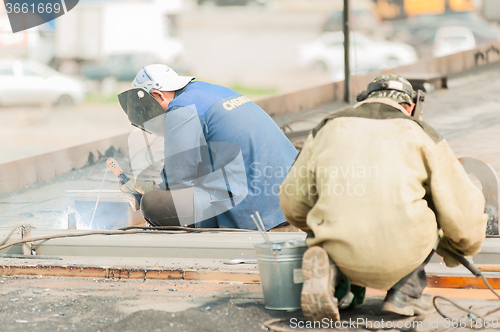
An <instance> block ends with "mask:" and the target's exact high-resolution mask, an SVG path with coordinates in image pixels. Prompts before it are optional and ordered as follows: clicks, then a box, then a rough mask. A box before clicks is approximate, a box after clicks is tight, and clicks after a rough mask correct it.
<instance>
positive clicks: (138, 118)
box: [118, 88, 165, 135]
mask: <svg viewBox="0 0 500 332" xmlns="http://www.w3.org/2000/svg"><path fill="white" fill-rule="evenodd" d="M118 101H119V102H120V106H121V107H122V109H123V111H125V113H126V114H127V116H128V119H129V121H130V123H131V124H132V125H133V126H135V127H138V128H140V129H142V130H144V131H146V132H148V133H154V134H156V135H163V133H164V122H163V120H164V114H165V110H164V109H163V107H162V106H161V105H160V103H158V102H157V101H156V100H155V99H154V98H153V96H151V95H150V94H149V93H147V92H146V91H145V90H143V89H141V88H135V89H130V90H127V91H124V92H122V93H120V94H119V95H118Z"/></svg>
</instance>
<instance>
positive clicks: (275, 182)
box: [165, 82, 297, 229]
mask: <svg viewBox="0 0 500 332" xmlns="http://www.w3.org/2000/svg"><path fill="white" fill-rule="evenodd" d="M179 108H182V110H181V112H183V113H182V114H183V116H185V117H186V121H184V122H182V121H181V122H180V123H183V125H184V126H186V123H187V122H189V120H187V118H188V117H189V116H195V115H196V118H197V119H198V120H199V123H200V124H201V131H202V133H203V135H202V136H201V135H200V139H201V140H202V141H203V140H205V141H206V145H207V149H205V150H206V157H205V158H203V156H202V157H201V158H200V160H201V159H205V160H206V162H205V161H201V162H200V163H198V166H197V167H198V168H200V167H201V168H205V170H204V171H201V173H203V176H205V178H203V179H202V181H201V183H199V185H198V190H196V191H195V206H196V204H197V196H198V199H200V200H204V201H205V202H206V201H207V199H208V200H211V201H212V204H211V209H212V211H213V212H208V213H206V214H205V216H203V217H201V216H198V217H197V218H198V219H200V218H202V219H204V218H205V217H206V216H210V214H214V215H217V216H216V218H217V219H216V221H217V224H218V226H219V227H231V228H247V229H254V228H255V226H254V224H253V222H252V220H251V218H250V215H251V214H252V213H255V211H259V213H260V215H261V216H262V218H263V220H264V223H265V224H266V228H268V229H269V228H272V227H274V226H276V225H278V224H280V223H282V222H284V221H285V219H284V216H283V213H282V212H281V210H280V209H279V198H278V186H279V184H280V183H281V182H282V180H283V179H284V177H285V176H286V174H287V172H288V169H289V167H290V166H291V165H292V163H293V160H294V159H295V156H296V154H297V152H296V150H295V148H294V147H293V145H292V144H291V143H290V141H289V140H288V139H287V138H286V136H285V135H284V134H283V133H282V131H281V130H280V128H279V127H278V126H277V125H276V123H275V122H274V121H273V120H272V119H271V118H270V117H269V115H268V114H267V113H266V112H265V111H264V110H262V109H261V108H260V107H259V106H257V105H256V104H255V103H253V102H252V101H250V100H249V99H247V98H246V97H244V96H242V95H240V94H239V93H237V92H235V91H233V90H231V89H228V88H225V87H222V86H218V85H212V84H208V83H205V82H192V83H190V84H189V85H187V86H186V88H185V89H184V90H183V91H182V92H181V93H180V94H178V95H176V97H175V98H174V100H173V101H172V102H171V103H170V104H169V108H168V109H167V119H166V123H167V122H168V121H169V119H168V117H169V112H172V111H179ZM189 112H191V113H192V114H190V115H189V116H186V114H188V113H189ZM194 112H196V114H195V113H194ZM193 122H196V121H193ZM196 125H197V122H196V124H194V125H193V126H192V128H194V127H196ZM167 127H168V124H167ZM174 130H175V128H174ZM168 131H169V130H167V135H168ZM192 131H195V130H194V129H193V130H192ZM191 134H192V135H194V132H193V133H191ZM176 137H178V136H177V135H171V136H169V137H167V136H166V138H165V144H166V145H165V148H166V151H167V150H168V148H167V145H168V144H174V145H176V143H174V142H173V140H176ZM196 139H198V138H196ZM196 139H195V140H196ZM200 139H198V141H199V140H200ZM179 144H183V142H180V143H179ZM199 145H201V146H203V145H204V142H201V144H199ZM190 148H192V147H190ZM202 150H203V149H202ZM167 153H168V152H167ZM202 154H203V152H202ZM167 159H168V158H167ZM167 163H168V162H167ZM200 165H201V166H200ZM210 172H212V174H213V175H208V174H209V173H210ZM198 173H200V169H198ZM217 173H220V177H219V178H218V179H217V180H215V176H216V174H217ZM167 177H168V178H169V182H170V180H171V179H170V178H171V177H169V176H168V175H167ZM222 178H224V180H223V181H221V179H222ZM222 192H225V193H226V194H222ZM227 193H229V195H228V194H227ZM207 195H209V196H207ZM224 195H225V196H224ZM202 197H203V198H202ZM200 204H201V203H200ZM204 211H209V208H208V207H207V208H205V210H204ZM200 213H201V212H200ZM214 220H215V219H214Z"/></svg>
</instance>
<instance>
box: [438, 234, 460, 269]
mask: <svg viewBox="0 0 500 332" xmlns="http://www.w3.org/2000/svg"><path fill="white" fill-rule="evenodd" d="M445 249H448V250H449V251H451V252H453V253H455V254H457V255H460V256H464V254H463V253H461V252H460V251H459V250H457V249H455V248H454V247H453V245H452V244H451V243H450V240H449V239H448V238H447V237H445V236H443V237H441V239H440V240H439V244H438V246H437V248H436V253H437V254H438V255H440V256H441V257H442V258H443V261H444V263H445V264H446V266H448V267H455V266H459V265H460V262H459V261H457V260H456V259H455V258H453V256H452V255H450V254H449V253H448V252H447V251H446V250H445Z"/></svg>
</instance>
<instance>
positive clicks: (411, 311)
mask: <svg viewBox="0 0 500 332" xmlns="http://www.w3.org/2000/svg"><path fill="white" fill-rule="evenodd" d="M424 296H425V295H424ZM434 311H436V309H435V308H434V306H432V307H429V308H422V307H419V306H416V305H407V306H404V307H401V306H398V305H396V304H394V303H392V302H384V304H383V305H382V312H385V313H391V314H398V315H401V316H416V315H428V314H431V313H433V312H434Z"/></svg>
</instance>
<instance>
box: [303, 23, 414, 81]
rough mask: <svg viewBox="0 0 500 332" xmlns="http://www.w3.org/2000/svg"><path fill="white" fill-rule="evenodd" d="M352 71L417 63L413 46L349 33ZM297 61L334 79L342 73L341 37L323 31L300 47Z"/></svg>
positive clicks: (342, 48) (336, 33) (338, 33)
mask: <svg viewBox="0 0 500 332" xmlns="http://www.w3.org/2000/svg"><path fill="white" fill-rule="evenodd" d="M350 44H351V68H352V69H351V71H352V72H353V73H358V74H362V73H366V72H368V71H372V70H381V69H386V68H393V67H398V66H402V65H405V64H409V63H413V62H415V61H417V59H418V57H417V53H416V52H415V50H414V49H413V47H411V46H409V45H406V44H403V43H395V42H388V41H385V40H381V41H379V40H374V39H371V38H369V37H367V36H365V35H363V34H361V33H357V32H351V35H350ZM299 61H300V62H301V64H302V65H303V66H308V67H313V68H315V69H317V70H326V71H329V72H330V73H334V74H332V75H333V77H337V76H339V75H337V74H335V73H341V77H339V79H340V80H343V79H344V78H343V72H344V69H343V68H344V34H343V33H342V32H340V31H337V32H324V33H323V34H322V35H321V36H320V37H319V38H317V39H316V40H314V41H312V42H311V43H308V44H303V45H300V46H299Z"/></svg>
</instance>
